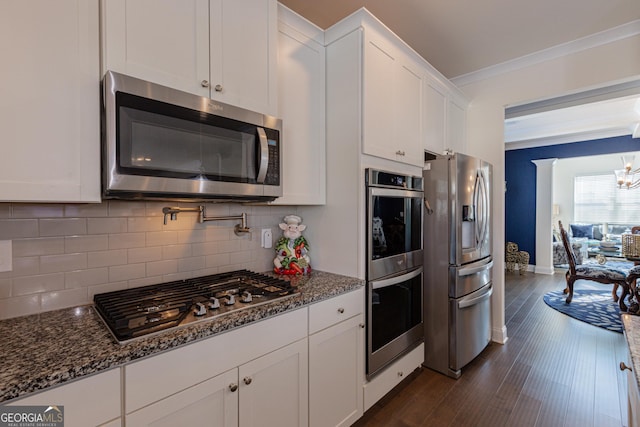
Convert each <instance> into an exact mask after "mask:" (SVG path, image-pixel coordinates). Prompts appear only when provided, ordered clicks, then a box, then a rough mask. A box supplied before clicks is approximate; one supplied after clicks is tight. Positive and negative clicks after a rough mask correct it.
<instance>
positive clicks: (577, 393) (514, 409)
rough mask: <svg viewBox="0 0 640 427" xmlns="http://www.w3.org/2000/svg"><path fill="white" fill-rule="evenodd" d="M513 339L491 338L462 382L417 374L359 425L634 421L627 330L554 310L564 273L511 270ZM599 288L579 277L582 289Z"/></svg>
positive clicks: (508, 300)
mask: <svg viewBox="0 0 640 427" xmlns="http://www.w3.org/2000/svg"><path fill="white" fill-rule="evenodd" d="M505 281H506V289H505V320H506V324H507V334H508V336H509V339H508V341H507V342H506V344H504V345H500V344H496V343H491V344H489V346H488V347H487V348H486V349H485V350H484V351H483V352H482V353H481V354H480V355H479V356H478V357H477V358H476V359H475V360H474V361H473V362H471V363H470V364H469V365H467V366H466V367H465V368H463V370H462V376H461V377H460V379H458V380H454V379H451V378H448V377H446V376H444V375H442V374H439V373H436V372H434V371H431V370H429V369H421V370H418V371H416V372H415V373H414V374H412V375H411V376H410V377H409V378H407V379H406V380H405V381H404V382H403V383H402V384H400V385H399V386H398V387H396V388H395V389H394V390H392V391H391V392H390V393H389V394H388V395H387V396H385V397H384V398H383V399H382V400H381V401H380V402H378V403H377V404H376V405H374V406H373V407H372V408H371V409H370V410H369V411H367V412H366V413H365V415H364V416H363V417H362V418H361V419H360V420H359V421H358V422H357V423H356V426H453V425H455V426H492V427H493V426H517V427H520V426H545V427H546V426H552V427H560V426H581V427H584V426H593V427H606V426H622V425H626V424H627V422H626V420H627V403H626V396H627V393H626V380H625V376H624V374H623V373H622V372H620V370H619V368H618V364H619V362H620V361H623V360H626V342H625V339H624V337H623V335H622V334H618V333H615V332H610V331H607V330H605V329H601V328H598V327H595V326H592V325H588V324H586V323H583V322H580V321H578V320H575V319H572V318H570V317H568V316H565V315H563V314H561V313H559V312H557V311H555V310H553V309H551V308H549V307H548V306H547V305H546V304H545V303H544V301H543V300H542V295H544V293H546V292H548V291H550V290H554V289H561V288H563V287H564V274H562V273H560V272H556V274H554V275H551V276H549V275H540V274H537V275H536V274H533V273H531V272H528V273H527V274H525V275H523V276H520V275H518V274H517V273H505ZM593 286H596V287H597V286H600V287H602V286H609V285H598V284H595V285H592V284H590V283H589V282H585V281H578V282H577V283H576V293H577V292H579V291H580V289H581V288H587V287H593Z"/></svg>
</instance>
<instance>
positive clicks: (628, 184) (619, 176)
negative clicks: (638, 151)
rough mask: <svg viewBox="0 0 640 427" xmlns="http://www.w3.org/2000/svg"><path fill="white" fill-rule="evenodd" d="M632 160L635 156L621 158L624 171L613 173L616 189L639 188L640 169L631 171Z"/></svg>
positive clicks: (618, 170) (619, 170)
mask: <svg viewBox="0 0 640 427" xmlns="http://www.w3.org/2000/svg"><path fill="white" fill-rule="evenodd" d="M634 158H635V156H622V165H623V167H624V169H617V170H615V171H614V172H615V174H616V182H617V183H618V188H626V189H627V190H629V189H631V188H638V187H640V168H638V169H635V170H632V168H633V160H634Z"/></svg>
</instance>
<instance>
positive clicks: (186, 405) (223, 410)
mask: <svg viewBox="0 0 640 427" xmlns="http://www.w3.org/2000/svg"><path fill="white" fill-rule="evenodd" d="M126 424H127V425H129V426H149V427H151V426H153V427H174V426H211V427H218V426H224V427H233V426H237V425H238V370H237V369H232V370H230V371H227V372H225V373H224V374H220V375H218V376H216V377H213V378H211V379H209V380H206V381H204V382H201V383H200V384H198V385H195V386H193V387H190V388H188V389H186V390H183V391H181V392H179V393H176V394H174V395H171V396H169V397H167V398H166V399H162V400H160V401H158V402H156V403H153V404H151V405H149V406H145V407H144V408H142V409H139V410H137V411H135V412H133V413H131V414H128V415H127V416H126Z"/></svg>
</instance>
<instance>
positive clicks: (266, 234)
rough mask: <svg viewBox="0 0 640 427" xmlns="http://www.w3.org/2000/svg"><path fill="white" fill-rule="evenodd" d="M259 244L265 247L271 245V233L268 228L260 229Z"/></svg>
mask: <svg viewBox="0 0 640 427" xmlns="http://www.w3.org/2000/svg"><path fill="white" fill-rule="evenodd" d="M260 246H262V247H263V248H267V249H268V248H270V247H272V246H273V233H272V232H271V229H270V228H263V229H262V240H261V245H260Z"/></svg>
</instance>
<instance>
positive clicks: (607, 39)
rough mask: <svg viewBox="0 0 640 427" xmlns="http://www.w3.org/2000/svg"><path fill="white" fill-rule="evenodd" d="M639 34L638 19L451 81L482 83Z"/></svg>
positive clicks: (460, 83) (458, 83)
mask: <svg viewBox="0 0 640 427" xmlns="http://www.w3.org/2000/svg"><path fill="white" fill-rule="evenodd" d="M638 34H640V19H637V20H635V21H631V22H628V23H626V24H623V25H620V26H618V27H614V28H610V29H608V30H604V31H601V32H599V33H595V34H592V35H589V36H586V37H582V38H579V39H576V40H572V41H570V42H567V43H562V44H559V45H556V46H553V47H550V48H548V49H543V50H540V51H537V52H534V53H531V54H528V55H524V56H521V57H519V58H515V59H512V60H509V61H505V62H502V63H500V64H496V65H492V66H489V67H486V68H482V69H480V70H477V71H472V72H470V73H467V74H463V75H461V76H458V77H454V78H452V79H451V81H452V82H453V84H454V85H456V86H458V87H462V86H465V85H468V84H471V83H475V82H478V81H482V80H485V79H488V78H491V77H495V76H498V75H500V74H504V73H508V72H511V71H515V70H519V69H522V68H526V67H530V66H532V65H535V64H539V63H541V62H545V61H550V60H552V59H556V58H560V57H563V56H566V55H569V54H572V53H577V52H580V51H583V50H587V49H592V48H594V47H597V46H602V45H605V44H608V43H612V42H615V41H618V40H623V39H626V38H629V37H633V36H636V35H638Z"/></svg>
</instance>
